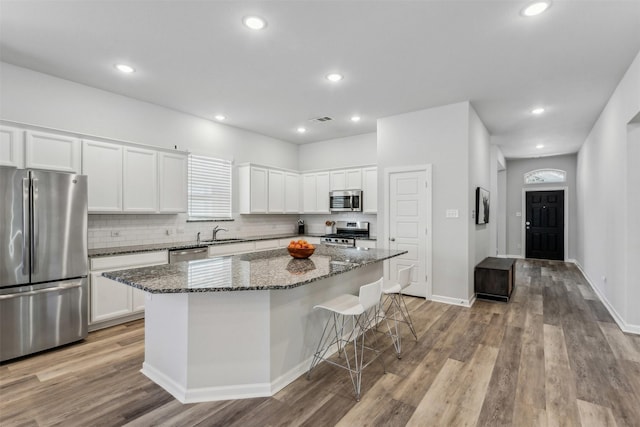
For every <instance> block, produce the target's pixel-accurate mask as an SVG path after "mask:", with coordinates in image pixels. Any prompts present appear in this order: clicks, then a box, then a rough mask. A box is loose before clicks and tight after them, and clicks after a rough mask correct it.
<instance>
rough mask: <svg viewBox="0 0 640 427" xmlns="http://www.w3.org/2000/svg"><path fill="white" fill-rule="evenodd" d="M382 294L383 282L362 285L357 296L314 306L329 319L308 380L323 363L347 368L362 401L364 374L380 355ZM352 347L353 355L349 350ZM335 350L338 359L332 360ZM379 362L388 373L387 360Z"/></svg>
mask: <svg viewBox="0 0 640 427" xmlns="http://www.w3.org/2000/svg"><path fill="white" fill-rule="evenodd" d="M381 294H382V279H380V280H377V281H376V282H373V283H370V284H368V285H364V286H361V287H360V294H359V296H358V297H356V296H354V295H340V296H339V297H337V298H334V299H332V300H330V301H327V302H325V303H322V304H318V305H316V306H315V307H314V308H319V309H324V310H327V311H329V312H330V316H329V319H327V322H326V323H325V326H324V329H323V331H322V336H321V338H320V341H319V343H318V347H317V349H316V352H315V353H314V355H313V359H312V361H311V366H310V367H309V371H308V372H307V379H310V378H311V371H312V370H313V368H315V367H316V366H317V365H318V364H319V363H320V362H321V361H325V362H327V363H329V364H331V365H334V366H337V367H340V368H342V369H345V370H347V371H348V372H349V377H350V379H351V383H352V385H353V389H354V392H355V397H356V400H357V401H360V396H361V391H362V371H363V370H364V368H366V367H367V366H369V365H370V364H371V363H372V362H373V361H374V360H376V359H378V356H379V355H380V354H381V351H380V350H378V342H377V337H376V333H375V324H376V322H375V321H376V312H377V309H378V305H379V302H380V297H381ZM349 344H351V346H350V347H352V348H353V353H351V351H347V347H348V346H349ZM336 348H337V354H338V358H337V359H336V358H335V357H334V358H331V354H332V352H333V351H334V349H336ZM367 356H369V357H367ZM379 360H380V362H381V363H382V368H383V370H384V371H385V372H386V369H385V367H384V361H383V360H382V358H380V359H379Z"/></svg>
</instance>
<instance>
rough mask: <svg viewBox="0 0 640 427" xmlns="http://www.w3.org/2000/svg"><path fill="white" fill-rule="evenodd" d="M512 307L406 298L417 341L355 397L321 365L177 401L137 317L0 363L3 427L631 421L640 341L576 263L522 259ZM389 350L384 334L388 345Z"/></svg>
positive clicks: (639, 407)
mask: <svg viewBox="0 0 640 427" xmlns="http://www.w3.org/2000/svg"><path fill="white" fill-rule="evenodd" d="M516 268H517V272H516V277H517V278H516V287H515V291H514V294H513V298H512V300H511V301H510V302H509V303H506V304H505V303H500V302H488V301H477V302H476V303H475V304H474V306H473V307H472V308H470V309H467V308H463V307H457V306H449V305H445V304H440V303H435V302H431V301H425V300H423V299H419V298H411V297H407V303H408V305H409V309H410V311H411V315H412V317H413V320H414V323H415V326H416V330H417V333H418V341H417V342H416V341H414V340H412V339H411V337H410V333H409V331H408V330H404V334H403V335H404V341H403V349H404V353H403V357H402V359H400V360H399V359H397V358H396V357H395V353H394V352H393V348H392V347H391V345H390V341H389V344H388V346H387V348H386V350H385V352H384V355H383V357H384V358H385V359H384V361H385V364H386V369H387V373H386V374H384V373H383V372H382V368H381V365H380V364H378V363H374V364H372V365H370V366H369V368H368V369H367V370H365V373H364V375H363V396H362V400H361V401H360V402H359V403H357V402H355V400H354V398H353V390H352V388H351V383H350V381H349V380H348V379H347V376H346V373H345V372H344V371H342V370H339V369H336V368H334V367H332V366H329V365H327V364H321V365H320V366H319V367H318V368H316V370H315V371H314V374H313V376H312V379H311V381H308V380H306V378H305V377H304V376H303V377H301V378H299V379H297V380H296V381H295V382H293V383H292V384H290V385H289V386H287V387H286V388H284V389H283V390H281V391H280V392H279V393H277V394H276V395H275V396H274V397H271V398H256V399H247V400H231V401H223V402H212V403H200V404H189V405H183V404H181V403H179V402H178V401H176V400H175V399H174V398H173V397H172V396H171V395H169V394H168V393H166V392H165V391H164V390H163V389H161V388H160V387H159V386H157V385H155V384H154V383H152V382H151V381H149V380H148V379H147V378H146V377H145V376H143V375H142V374H141V373H140V372H139V370H140V368H141V365H142V361H143V358H144V323H143V321H135V322H131V323H128V324H125V325H120V326H115V327H113V328H109V329H105V330H101V331H97V332H94V333H91V334H90V335H89V337H88V338H87V339H86V340H85V341H84V342H83V343H80V344H75V345H70V346H67V347H64V348H61V349H57V350H54V351H49V352H45V353H42V354H39V355H36V356H33V357H29V358H24V359H20V360H16V361H13V362H10V363H5V364H3V365H0V425H1V426H3V427H4V426H121V425H126V426H156V425H162V426H196V425H197V426H299V425H304V426H332V425H339V426H364V425H368V426H405V425H408V426H436V425H437V426H473V425H476V426H556V425H558V426H573V425H575V426H580V425H582V426H620V427H622V426H640V336H636V335H629V334H624V333H622V332H621V331H620V329H619V328H618V327H617V325H616V324H615V323H614V322H613V319H612V318H611V317H610V316H609V314H608V312H607V310H606V309H605V308H604V306H603V305H602V303H601V302H600V301H599V300H598V298H597V296H596V295H595V294H594V292H593V290H592V289H591V288H590V287H589V285H588V284H587V283H586V282H585V280H584V279H583V277H582V276H581V274H580V272H579V271H578V270H577V269H576V267H575V266H573V265H572V264H565V263H562V262H554V261H538V260H519V261H518V262H517V265H516ZM386 342H388V341H386V340H385V343H386Z"/></svg>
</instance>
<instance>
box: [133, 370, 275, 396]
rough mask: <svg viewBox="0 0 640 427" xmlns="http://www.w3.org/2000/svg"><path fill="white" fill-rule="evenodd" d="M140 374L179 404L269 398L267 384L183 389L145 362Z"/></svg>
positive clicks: (269, 387)
mask: <svg viewBox="0 0 640 427" xmlns="http://www.w3.org/2000/svg"><path fill="white" fill-rule="evenodd" d="M140 372H142V374H144V375H145V376H146V377H147V378H149V379H150V380H151V381H153V382H155V383H156V384H158V385H159V386H160V387H162V388H163V389H165V390H166V391H167V392H169V394H171V395H172V396H173V397H175V398H176V399H177V400H178V401H179V402H180V403H198V402H213V401H216V400H231V399H248V398H252V397H268V396H271V385H270V384H268V383H263V384H242V385H233V386H219V387H201V388H189V389H185V388H184V387H183V386H182V385H180V384H178V383H177V382H176V381H174V380H173V379H171V378H169V377H167V376H166V375H164V374H163V373H162V372H160V371H158V370H157V369H155V368H154V367H153V366H151V365H149V364H148V363H147V362H144V363H143V364H142V369H141V370H140Z"/></svg>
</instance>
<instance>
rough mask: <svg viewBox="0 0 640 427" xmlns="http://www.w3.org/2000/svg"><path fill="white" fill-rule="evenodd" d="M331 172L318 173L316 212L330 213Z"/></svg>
mask: <svg viewBox="0 0 640 427" xmlns="http://www.w3.org/2000/svg"><path fill="white" fill-rule="evenodd" d="M329 191H330V190H329V172H319V173H317V174H316V212H318V213H329Z"/></svg>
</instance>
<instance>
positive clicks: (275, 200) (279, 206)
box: [268, 170, 284, 213]
mask: <svg viewBox="0 0 640 427" xmlns="http://www.w3.org/2000/svg"><path fill="white" fill-rule="evenodd" d="M268 182H269V197H268V202H269V213H284V172H282V171H278V170H269V180H268Z"/></svg>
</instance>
